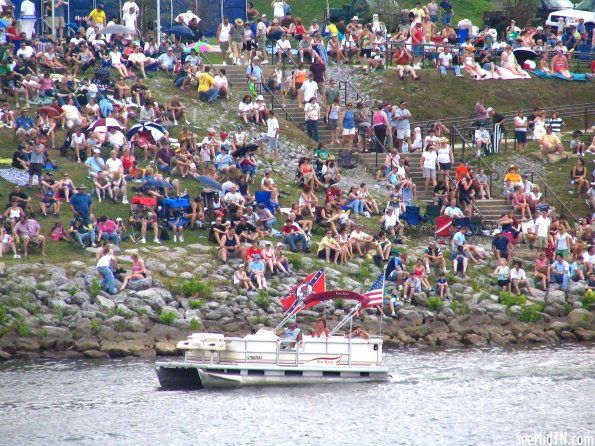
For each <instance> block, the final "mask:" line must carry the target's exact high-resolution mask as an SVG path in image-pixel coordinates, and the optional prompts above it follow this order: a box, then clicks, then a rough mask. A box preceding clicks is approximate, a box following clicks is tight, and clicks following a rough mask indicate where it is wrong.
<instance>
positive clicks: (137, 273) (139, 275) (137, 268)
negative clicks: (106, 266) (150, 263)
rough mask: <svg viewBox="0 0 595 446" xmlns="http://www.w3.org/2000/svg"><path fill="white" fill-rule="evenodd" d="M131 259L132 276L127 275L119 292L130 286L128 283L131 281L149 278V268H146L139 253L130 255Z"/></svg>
mask: <svg viewBox="0 0 595 446" xmlns="http://www.w3.org/2000/svg"><path fill="white" fill-rule="evenodd" d="M130 259H131V260H132V271H131V273H130V274H127V275H126V276H125V277H124V282H122V286H121V287H120V289H119V290H118V291H120V292H122V291H124V290H125V289H126V287H127V286H128V283H129V282H130V281H131V280H140V279H144V278H145V277H147V267H146V266H145V261H144V260H143V259H142V258H140V257H139V255H138V253H136V252H133V253H132V254H130Z"/></svg>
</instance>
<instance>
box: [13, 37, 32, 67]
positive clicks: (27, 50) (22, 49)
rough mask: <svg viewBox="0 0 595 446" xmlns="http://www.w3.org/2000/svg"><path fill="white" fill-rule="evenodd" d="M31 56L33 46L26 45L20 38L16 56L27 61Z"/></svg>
mask: <svg viewBox="0 0 595 446" xmlns="http://www.w3.org/2000/svg"><path fill="white" fill-rule="evenodd" d="M33 56H35V50H34V49H33V47H32V46H29V45H27V43H26V42H25V41H24V40H21V43H20V46H19V49H18V50H17V57H22V58H23V59H24V60H25V61H27V62H29V61H31V58H32V57H33Z"/></svg>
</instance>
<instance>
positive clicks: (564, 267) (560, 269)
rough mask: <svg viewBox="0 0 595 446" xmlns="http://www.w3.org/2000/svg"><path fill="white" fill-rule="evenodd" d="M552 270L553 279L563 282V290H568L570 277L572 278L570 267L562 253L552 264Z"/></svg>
mask: <svg viewBox="0 0 595 446" xmlns="http://www.w3.org/2000/svg"><path fill="white" fill-rule="evenodd" d="M550 270H551V279H552V281H554V282H557V283H559V284H561V288H562V290H564V291H566V290H567V289H568V279H569V278H570V275H569V270H570V268H569V266H568V262H567V261H566V260H564V256H563V255H562V254H557V255H556V260H555V261H554V263H552V264H551V266H550Z"/></svg>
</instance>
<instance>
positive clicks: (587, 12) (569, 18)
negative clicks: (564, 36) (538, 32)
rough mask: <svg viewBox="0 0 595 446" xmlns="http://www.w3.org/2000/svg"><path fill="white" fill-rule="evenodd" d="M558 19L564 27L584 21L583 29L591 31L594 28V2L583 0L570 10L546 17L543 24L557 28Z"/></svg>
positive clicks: (563, 10)
mask: <svg viewBox="0 0 595 446" xmlns="http://www.w3.org/2000/svg"><path fill="white" fill-rule="evenodd" d="M559 19H562V20H563V21H564V23H565V26H569V25H573V24H577V23H578V21H579V20H580V19H584V21H585V27H586V28H587V29H592V28H593V27H595V0H583V1H582V2H580V3H579V4H578V5H576V6H575V7H574V8H572V9H570V8H569V9H562V10H561V11H554V12H552V13H551V14H550V15H549V16H548V18H547V21H546V22H545V24H546V25H550V26H558V20H559Z"/></svg>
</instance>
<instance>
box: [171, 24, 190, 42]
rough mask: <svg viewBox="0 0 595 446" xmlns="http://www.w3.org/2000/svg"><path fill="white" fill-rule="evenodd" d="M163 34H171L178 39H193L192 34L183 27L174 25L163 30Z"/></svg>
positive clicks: (188, 29)
mask: <svg viewBox="0 0 595 446" xmlns="http://www.w3.org/2000/svg"><path fill="white" fill-rule="evenodd" d="M164 32H165V34H171V35H174V36H178V37H187V38H189V39H194V37H195V36H194V32H193V31H192V30H191V29H190V28H188V27H187V26H184V25H176V26H172V27H171V28H167V29H165V30H164Z"/></svg>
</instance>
